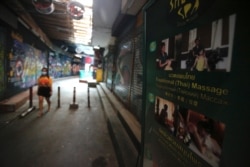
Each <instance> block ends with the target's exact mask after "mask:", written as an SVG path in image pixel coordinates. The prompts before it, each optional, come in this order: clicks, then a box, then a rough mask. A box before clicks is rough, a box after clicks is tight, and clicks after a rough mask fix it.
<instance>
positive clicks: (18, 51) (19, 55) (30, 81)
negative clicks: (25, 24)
mask: <svg viewBox="0 0 250 167" xmlns="http://www.w3.org/2000/svg"><path fill="white" fill-rule="evenodd" d="M8 60H9V62H8V65H9V70H8V87H12V88H28V87H31V86H33V85H35V84H36V81H37V78H38V76H40V70H41V69H42V67H44V66H47V63H46V54H45V53H43V52H41V51H40V50H38V49H35V48H33V47H32V46H30V45H28V44H24V43H22V42H20V41H19V40H16V39H14V40H13V46H12V49H11V52H10V53H9V55H8Z"/></svg>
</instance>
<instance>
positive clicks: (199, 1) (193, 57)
mask: <svg viewBox="0 0 250 167" xmlns="http://www.w3.org/2000/svg"><path fill="white" fill-rule="evenodd" d="M226 3H227V2H226V1H225V3H223V2H222V1H220V2H218V1H216V0H213V1H209V0H186V1H181V0H158V1H154V2H152V1H151V2H150V3H149V4H147V7H146V9H145V13H146V18H145V19H146V21H145V23H146V25H145V31H146V37H145V39H146V56H145V65H146V66H147V68H145V69H146V82H145V83H146V85H145V86H146V93H145V94H146V99H145V111H146V112H145V129H144V140H145V141H144V153H143V166H144V167H147V166H151V167H152V166H157V167H158V166H164V167H165V166H168V167H176V166H178V167H188V166H190V167H196V166H198V167H206V166H207V167H211V166H212V167H219V166H223V164H224V163H225V161H228V162H229V163H230V161H232V160H231V159H226V158H224V159H223V160H222V157H223V156H224V157H230V156H231V155H230V153H228V152H225V151H224V149H225V147H232V150H234V149H238V148H236V147H237V146H235V144H233V143H231V140H233V139H229V138H228V139H225V134H226V133H227V130H228V132H229V131H231V129H230V128H227V125H232V124H233V122H230V120H229V119H228V118H227V117H228V114H230V115H231V116H233V115H236V114H235V112H234V111H233V108H234V106H233V103H232V98H233V95H232V93H233V88H234V89H236V87H235V85H234V81H233V79H232V75H234V73H233V72H232V64H233V63H232V60H233V57H234V54H233V53H234V45H235V42H234V38H235V29H236V26H237V24H236V21H237V12H236V11H235V10H234V9H230V8H228V7H227V10H223V9H224V8H225V6H227V5H226ZM222 4H223V5H222ZM155 18H157V19H155ZM239 55H240V54H239ZM239 59H240V56H239ZM239 61H240V60H239ZM233 85H234V86H233ZM236 126H239V125H236ZM230 133H231V132H230ZM232 136H233V135H232ZM243 136H244V134H243ZM223 151H224V152H223ZM234 158H235V159H234V161H236V162H237V161H240V159H241V158H244V157H237V156H236V157H234ZM232 162H233V161H232Z"/></svg>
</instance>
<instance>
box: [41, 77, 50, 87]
mask: <svg viewBox="0 0 250 167" xmlns="http://www.w3.org/2000/svg"><path fill="white" fill-rule="evenodd" d="M38 86H47V87H51V86H52V79H51V78H50V77H47V76H44V77H43V76H42V77H40V78H38Z"/></svg>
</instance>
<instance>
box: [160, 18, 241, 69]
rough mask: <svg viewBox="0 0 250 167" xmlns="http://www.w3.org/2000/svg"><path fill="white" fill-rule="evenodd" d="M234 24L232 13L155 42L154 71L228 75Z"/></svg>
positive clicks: (234, 19)
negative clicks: (155, 69)
mask: <svg viewBox="0 0 250 167" xmlns="http://www.w3.org/2000/svg"><path fill="white" fill-rule="evenodd" d="M235 22H236V15H235V14H233V15H230V16H228V17H225V18H221V19H218V20H215V21H213V22H211V23H209V24H206V25H202V26H200V27H197V28H193V29H191V30H189V31H186V32H183V33H181V34H176V35H174V36H171V37H169V38H165V39H163V40H161V41H159V42H158V43H157V52H156V68H157V69H159V70H166V71H169V70H187V71H196V72H210V71H215V72H230V70H231V60H232V46H233V38H234V29H235Z"/></svg>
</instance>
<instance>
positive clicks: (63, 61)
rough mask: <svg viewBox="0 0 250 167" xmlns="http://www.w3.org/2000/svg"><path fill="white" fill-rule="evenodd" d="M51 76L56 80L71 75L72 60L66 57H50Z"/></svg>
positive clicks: (52, 55) (53, 55)
mask: <svg viewBox="0 0 250 167" xmlns="http://www.w3.org/2000/svg"><path fill="white" fill-rule="evenodd" d="M49 64H50V65H49V69H50V76H51V77H54V78H60V77H66V76H70V75H71V58H70V57H68V56H66V55H56V54H51V55H50V57H49Z"/></svg>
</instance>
